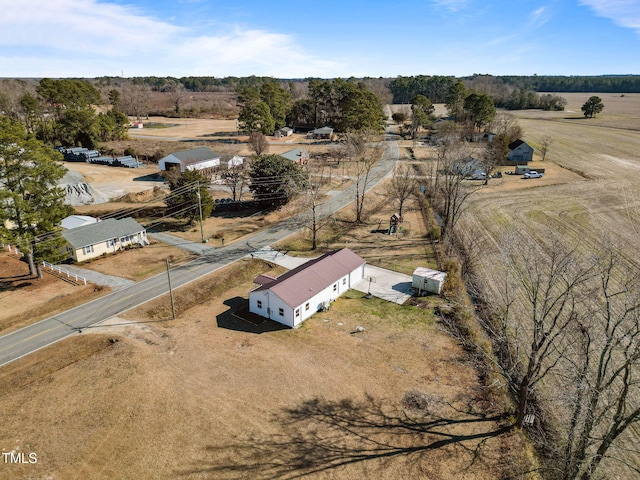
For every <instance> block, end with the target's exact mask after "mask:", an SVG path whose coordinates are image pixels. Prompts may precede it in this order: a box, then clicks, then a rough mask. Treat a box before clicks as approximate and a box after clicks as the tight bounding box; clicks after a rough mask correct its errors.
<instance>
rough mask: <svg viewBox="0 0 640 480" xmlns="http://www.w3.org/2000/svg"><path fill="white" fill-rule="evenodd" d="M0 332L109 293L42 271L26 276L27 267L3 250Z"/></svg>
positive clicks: (0, 287) (0, 289)
mask: <svg viewBox="0 0 640 480" xmlns="http://www.w3.org/2000/svg"><path fill="white" fill-rule="evenodd" d="M0 272H2V273H0V304H1V305H2V309H0V333H1V334H3V335H4V334H6V333H9V332H10V331H13V330H17V329H18V328H21V327H24V326H26V325H30V324H31V323H35V322H36V321H38V320H42V319H44V318H47V317H49V316H51V315H55V314H56V313H59V312H63V311H65V310H68V309H70V308H73V307H76V306H78V305H80V304H82V303H85V302H87V301H90V300H93V299H95V298H98V297H100V296H102V295H105V294H107V293H109V289H108V288H103V287H96V286H95V285H92V284H89V285H83V286H77V285H73V284H71V283H69V282H66V281H64V280H61V279H59V278H57V277H54V276H52V275H50V274H48V273H44V274H43V277H42V278H35V277H31V276H29V267H28V266H27V264H26V263H25V262H22V261H20V260H18V259H17V258H15V257H12V256H10V255H8V254H7V253H2V254H0Z"/></svg>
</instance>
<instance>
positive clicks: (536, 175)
mask: <svg viewBox="0 0 640 480" xmlns="http://www.w3.org/2000/svg"><path fill="white" fill-rule="evenodd" d="M543 175H544V173H539V172H535V171H533V170H531V171H530V172H527V173H525V174H524V175H523V176H522V178H540V177H542V176H543Z"/></svg>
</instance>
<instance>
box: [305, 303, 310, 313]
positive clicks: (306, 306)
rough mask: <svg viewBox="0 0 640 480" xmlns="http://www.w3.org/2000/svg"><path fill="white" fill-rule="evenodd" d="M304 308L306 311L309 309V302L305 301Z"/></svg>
mask: <svg viewBox="0 0 640 480" xmlns="http://www.w3.org/2000/svg"><path fill="white" fill-rule="evenodd" d="M304 309H305V311H306V310H309V303H307V304H306V305H305V306H304Z"/></svg>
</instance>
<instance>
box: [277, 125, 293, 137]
mask: <svg viewBox="0 0 640 480" xmlns="http://www.w3.org/2000/svg"><path fill="white" fill-rule="evenodd" d="M291 135H293V128H290V127H282V128H279V129H278V130H276V131H275V132H274V133H273V136H274V137H278V138H280V137H290V136H291Z"/></svg>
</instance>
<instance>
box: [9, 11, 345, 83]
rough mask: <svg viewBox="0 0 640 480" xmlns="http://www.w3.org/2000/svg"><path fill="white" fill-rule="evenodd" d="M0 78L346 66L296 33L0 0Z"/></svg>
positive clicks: (298, 71)
mask: <svg viewBox="0 0 640 480" xmlns="http://www.w3.org/2000/svg"><path fill="white" fill-rule="evenodd" d="M0 11H2V16H1V17H0V56H1V60H2V65H3V68H2V70H3V71H2V75H3V76H37V77H40V76H52V77H69V76H86V77H91V76H101V75H118V74H119V73H120V72H121V70H124V71H125V73H126V75H127V76H138V75H172V76H183V75H185V76H186V75H215V76H227V75H249V74H255V75H273V76H279V77H304V76H327V75H328V74H329V72H330V71H331V70H335V69H336V68H340V67H342V65H339V64H337V63H335V62H329V61H325V60H322V59H319V58H317V57H313V56H311V55H309V54H306V53H304V52H303V51H301V49H300V48H299V47H298V46H297V45H296V44H295V41H294V38H293V37H291V36H289V35H285V34H279V33H273V32H268V31H264V30H251V29H241V28H240V27H235V28H234V27H233V26H231V27H230V28H229V30H228V31H227V32H224V33H221V34H219V35H201V34H199V33H198V32H195V31H191V30H190V29H188V28H186V27H180V26H176V25H173V24H171V23H168V22H166V21H162V20H158V19H155V18H152V17H150V16H148V15H144V14H143V13H142V12H140V11H138V10H136V9H134V8H132V7H127V6H121V5H115V4H109V3H99V2H98V1H97V0H55V1H51V0H27V1H24V2H16V1H15V0H0Z"/></svg>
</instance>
